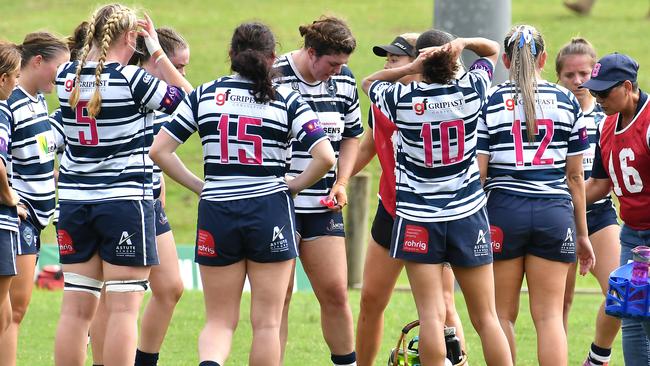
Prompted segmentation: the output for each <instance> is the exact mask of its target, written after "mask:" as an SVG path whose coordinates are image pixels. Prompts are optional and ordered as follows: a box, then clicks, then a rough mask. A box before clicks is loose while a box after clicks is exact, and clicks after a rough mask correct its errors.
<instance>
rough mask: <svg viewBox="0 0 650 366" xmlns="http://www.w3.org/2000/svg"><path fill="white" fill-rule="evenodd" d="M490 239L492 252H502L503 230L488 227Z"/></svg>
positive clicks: (492, 226) (491, 226)
mask: <svg viewBox="0 0 650 366" xmlns="http://www.w3.org/2000/svg"><path fill="white" fill-rule="evenodd" d="M490 238H492V252H494V253H501V251H503V230H501V228H500V227H498V226H494V225H490Z"/></svg>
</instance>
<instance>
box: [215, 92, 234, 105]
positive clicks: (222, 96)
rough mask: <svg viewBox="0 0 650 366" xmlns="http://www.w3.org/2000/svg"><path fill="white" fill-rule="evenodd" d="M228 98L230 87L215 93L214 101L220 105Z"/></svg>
mask: <svg viewBox="0 0 650 366" xmlns="http://www.w3.org/2000/svg"><path fill="white" fill-rule="evenodd" d="M228 98H230V89H227V90H226V92H225V93H218V94H215V96H214V101H215V103H216V104H217V105H219V106H221V105H224V104H226V102H227V101H228Z"/></svg>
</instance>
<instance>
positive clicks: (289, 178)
mask: <svg viewBox="0 0 650 366" xmlns="http://www.w3.org/2000/svg"><path fill="white" fill-rule="evenodd" d="M294 179H295V177H294V176H293V175H288V174H285V175H284V182H285V183H287V187H289V193H291V197H293V198H296V195H297V194H298V192H299V191H298V187H296V186H295V184H293V183H292V181H293V180H294Z"/></svg>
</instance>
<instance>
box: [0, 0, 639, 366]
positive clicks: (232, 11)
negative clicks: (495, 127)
mask: <svg viewBox="0 0 650 366" xmlns="http://www.w3.org/2000/svg"><path fill="white" fill-rule="evenodd" d="M477 1H478V0H477ZM98 4H100V3H97V2H91V1H85V0H50V1H47V2H45V1H40V0H23V1H2V2H0V14H2V21H1V22H0V38H4V39H9V40H11V41H14V42H20V41H21V40H22V37H23V36H24V34H25V33H27V32H30V31H35V30H43V29H45V30H49V31H53V32H55V33H58V34H60V35H67V34H68V33H69V32H70V31H71V30H72V29H73V28H74V27H75V26H76V25H77V24H78V23H79V22H80V21H82V20H84V19H87V18H88V17H89V15H90V13H91V12H92V11H93V10H94V9H95V8H96V6H97V5H98ZM125 4H126V5H135V6H136V7H137V8H140V9H145V10H146V11H147V12H148V13H149V14H151V16H152V18H153V19H154V21H155V24H156V25H159V26H161V25H168V26H173V27H175V28H176V29H177V30H179V31H180V32H181V33H182V34H184V36H185V37H186V38H187V40H188V41H189V43H190V45H191V47H192V48H191V49H192V59H191V63H190V66H189V68H188V75H187V76H188V79H189V80H190V82H191V83H192V84H193V85H199V84H200V83H203V82H205V81H208V80H211V79H214V78H216V77H218V76H220V75H224V74H227V73H228V60H227V47H228V41H229V38H230V36H231V32H232V29H233V28H234V27H235V26H236V25H237V24H239V23H240V22H242V21H247V20H251V19H255V20H261V21H263V22H265V23H267V24H269V25H270V26H271V28H272V29H273V30H274V32H275V34H276V37H277V40H278V42H279V44H278V53H281V52H287V51H290V50H292V49H295V48H298V47H299V46H300V37H299V34H298V31H297V28H298V25H299V24H303V23H308V22H311V21H312V20H313V19H315V18H317V17H318V16H319V15H320V14H322V13H331V14H336V15H339V16H342V17H344V18H345V19H347V20H348V22H349V24H350V26H351V28H352V31H353V33H354V34H355V36H356V38H357V42H358V48H357V51H356V52H355V53H354V54H353V56H352V57H351V59H350V67H351V68H352V70H353V71H354V72H355V74H356V76H357V77H359V78H361V77H364V76H366V75H368V74H370V73H371V72H373V71H375V70H376V69H379V68H381V67H382V66H383V60H382V59H381V58H378V57H375V56H374V55H373V54H372V52H371V47H372V46H373V45H375V44H384V43H386V42H389V41H390V40H392V39H393V38H394V36H395V35H397V34H399V33H403V32H408V31H421V30H424V29H426V28H428V27H430V26H431V24H432V17H433V1H430V0H406V1H388V0H355V1H350V0H313V1H309V2H307V1H302V0H283V1H263V0H257V1H256V0H239V1H224V0H215V1H207V0H191V1H170V0H161V1H152V0H142V1H138V2H133V1H128V2H125ZM647 10H648V2H647V1H646V0H625V1H613V0H601V1H598V2H597V3H596V6H595V8H594V9H593V11H592V15H591V16H589V17H577V16H575V15H573V14H571V13H570V12H569V11H567V10H565V9H564V8H563V7H562V5H561V1H560V0H538V1H530V0H514V1H513V6H512V11H513V24H514V23H529V24H533V25H535V26H536V27H537V28H538V29H540V30H541V31H542V32H543V33H544V35H545V39H546V44H547V50H548V52H549V60H553V58H554V56H555V53H556V51H557V49H558V48H559V47H561V45H562V44H564V43H565V42H567V41H568V40H569V39H570V38H571V37H573V36H577V35H580V36H583V37H586V38H587V39H589V40H591V41H592V43H593V44H594V45H595V46H596V48H597V51H598V52H599V54H605V53H609V52H613V51H619V52H623V53H627V54H630V55H631V56H633V57H634V58H636V59H637V60H638V61H639V63H640V64H641V69H640V76H639V82H640V85H641V87H642V88H647V87H648V85H650V71H647V70H650V69H646V67H647V65H650V52H649V51H650V44H649V43H648V42H647V41H646V40H645V37H644V36H645V34H647V29H648V26H649V25H650V22H649V21H648V20H646V19H645V18H644V16H645V14H646V12H647ZM498 41H501V40H498ZM544 76H545V77H546V78H547V79H549V80H555V76H554V72H553V62H549V64H548V66H547V67H546V69H545V72H544ZM48 101H49V102H50V107H51V108H56V106H57V105H58V103H57V102H56V98H55V97H54V96H49V97H48ZM362 108H363V110H364V111H365V110H367V108H368V103H367V99H366V98H365V96H364V97H362ZM364 114H365V112H364ZM179 154H180V156H181V158H182V159H183V160H184V161H185V162H186V163H187V165H188V166H189V167H190V168H191V169H192V170H193V171H195V172H196V173H197V174H200V173H201V172H202V168H201V164H202V163H201V148H200V145H199V144H198V140H197V139H196V138H193V139H192V140H191V141H190V142H188V143H186V144H185V145H184V146H182V147H181V148H180V149H179ZM366 170H367V171H368V173H369V174H371V175H372V176H373V178H374V180H376V179H377V178H378V174H377V166H376V165H375V164H372V165H371V166H369V168H367V169H366ZM167 188H168V193H167V196H168V206H167V207H168V208H167V213H168V215H169V219H170V222H171V223H172V226H173V227H174V233H175V236H176V238H177V242H178V243H182V244H189V243H192V242H193V241H194V230H195V223H196V204H197V202H196V197H195V196H194V195H193V194H191V193H189V192H188V191H187V190H184V189H182V188H180V187H179V186H178V185H176V184H174V183H173V182H170V181H169V180H168V184H167ZM373 190H376V185H373ZM373 197H374V195H373ZM375 205H376V202H374V200H371V203H370V207H368V209H369V210H370V212H371V213H374V208H375ZM370 216H371V217H372V214H371V215H370ZM43 242H46V243H51V242H54V233H53V230H51V229H49V228H48V229H47V230H46V231H45V232H44V234H43ZM401 283H405V280H404V279H402V280H401ZM578 287H582V288H595V287H596V283H595V281H593V280H592V279H585V280H581V281H580V282H579V283H578ZM524 299H526V297H524ZM358 300H359V295H358V292H357V291H352V294H351V300H350V301H351V304H352V306H353V308H354V312H355V316H356V314H357V312H358V302H359V301H358ZM59 301H60V298H59V293H46V292H36V293H35V296H34V300H33V301H32V305H31V308H30V312H29V314H28V315H27V318H26V320H25V326H24V328H23V333H22V336H21V342H22V347H21V352H20V357H19V359H20V364H21V365H46V364H51V354H52V348H53V334H54V326H55V323H56V319H57V317H58V315H57V314H58V307H59ZM245 301H246V302H245V303H244V304H243V306H242V323H241V326H240V329H239V331H238V333H237V335H236V340H235V343H234V346H233V355H232V358H231V362H230V364H235V365H239V364H245V363H246V356H245V355H246V354H247V351H248V342H249V339H250V331H249V326H248V325H249V324H248V322H247V309H248V302H247V301H248V298H246V300H245ZM599 302H600V298H599V297H596V296H589V295H585V296H578V297H577V298H576V301H575V306H574V311H573V313H572V314H573V317H572V319H571V324H572V328H571V329H572V331H571V336H570V354H571V364H574V365H575V364H578V363H579V362H580V361H581V359H582V357H583V356H584V351H585V349H586V347H587V346H588V345H589V342H590V341H591V334H592V333H593V319H594V315H595V311H596V309H597V307H598V304H599ZM458 304H459V308H460V309H461V311H462V317H463V320H464V324H465V326H466V331H467V333H468V340H469V347H470V351H471V353H472V354H471V357H472V358H471V359H472V364H473V365H481V364H483V362H482V359H480V352H478V351H479V349H480V344H479V342H478V339H477V337H476V336H475V334H474V333H473V332H472V331H471V330H470V328H471V327H470V324H469V321H468V318H467V316H466V313H465V312H464V306H463V301H462V298H461V297H459V298H458ZM202 307H203V303H202V299H201V296H200V294H199V293H196V292H188V293H187V294H186V295H185V296H184V298H183V299H182V301H181V304H180V305H179V308H178V311H177V313H176V315H175V318H174V322H173V323H172V329H171V330H170V334H169V338H168V340H167V342H166V343H165V346H164V350H163V359H162V362H161V364H163V365H187V364H195V361H196V352H195V349H196V337H197V334H198V330H199V328H200V326H201V322H202ZM387 314H388V316H387V319H386V323H387V332H386V335H385V337H384V345H383V348H382V351H381V353H380V361H381V362H379V361H378V363H377V364H378V365H379V364H384V362H385V361H384V360H385V357H386V355H387V354H388V350H389V347H390V346H392V343H394V342H395V338H396V336H397V332H398V329H400V327H401V325H402V324H403V323H405V322H407V321H410V320H412V319H413V318H414V317H415V315H414V308H413V303H412V299H411V297H410V294H408V293H397V294H396V295H395V297H394V299H393V301H392V303H391V305H390V308H389V311H388V313H387ZM318 323H319V319H318V305H317V303H316V301H315V299H314V297H313V295H312V294H298V295H297V296H296V297H295V301H294V305H293V312H292V315H291V339H290V343H289V351H288V355H287V364H288V365H324V364H327V362H328V358H327V354H328V353H327V351H326V348H325V346H324V343H323V341H322V337H321V336H320V333H319V331H318V328H319V326H318ZM518 339H519V345H520V352H519V357H520V362H519V364H520V365H534V364H536V356H535V334H534V330H533V328H532V324H531V320H530V317H529V316H528V315H527V303H526V302H525V301H524V302H522V316H521V317H520V320H519V323H518ZM617 347H618V349H617V350H616V351H615V353H614V359H613V362H612V364H614V365H620V364H622V361H621V358H620V346H617ZM477 352H478V353H477Z"/></svg>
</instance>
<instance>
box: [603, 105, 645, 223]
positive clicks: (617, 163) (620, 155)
mask: <svg viewBox="0 0 650 366" xmlns="http://www.w3.org/2000/svg"><path fill="white" fill-rule="evenodd" d="M649 100H650V99H647V100H646V102H645V104H644V105H643V107H642V108H641V109H640V111H639V113H638V114H637V115H636V116H635V117H634V119H633V120H632V122H630V124H629V125H627V127H625V128H624V129H622V130H620V131H617V130H616V126H617V124H618V123H617V122H618V118H619V114H615V115H612V116H608V117H607V118H606V119H605V122H604V123H603V128H602V131H601V133H600V141H599V144H600V152H601V158H602V162H603V168H604V169H605V171H607V174H608V175H609V178H610V179H611V181H612V185H613V188H614V193H615V194H616V196H617V197H618V200H619V202H620V213H621V219H622V220H623V222H624V223H625V224H626V225H628V226H629V227H631V228H633V229H635V230H649V229H650V213H649V212H650V211H649V208H648V207H650V146H648V137H649V136H650V135H649V132H650V131H649V129H648V128H649V127H650V106H649V103H648V101H649ZM644 182H645V183H644Z"/></svg>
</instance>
